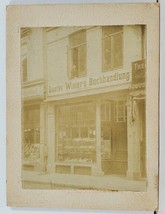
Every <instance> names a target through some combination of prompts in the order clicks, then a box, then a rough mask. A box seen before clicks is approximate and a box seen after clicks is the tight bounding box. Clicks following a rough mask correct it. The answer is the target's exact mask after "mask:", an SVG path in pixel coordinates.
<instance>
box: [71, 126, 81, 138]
mask: <svg viewBox="0 0 165 214" xmlns="http://www.w3.org/2000/svg"><path fill="white" fill-rule="evenodd" d="M78 137H79V130H78V128H73V129H72V138H78Z"/></svg>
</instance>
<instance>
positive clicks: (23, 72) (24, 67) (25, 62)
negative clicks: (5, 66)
mask: <svg viewBox="0 0 165 214" xmlns="http://www.w3.org/2000/svg"><path fill="white" fill-rule="evenodd" d="M22 78H23V82H25V81H27V58H25V59H23V61H22Z"/></svg>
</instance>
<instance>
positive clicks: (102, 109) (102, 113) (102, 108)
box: [101, 104, 105, 121]
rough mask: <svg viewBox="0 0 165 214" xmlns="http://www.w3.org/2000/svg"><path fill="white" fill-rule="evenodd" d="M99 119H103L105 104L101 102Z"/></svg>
mask: <svg viewBox="0 0 165 214" xmlns="http://www.w3.org/2000/svg"><path fill="white" fill-rule="evenodd" d="M101 120H102V121H103V120H105V104H101Z"/></svg>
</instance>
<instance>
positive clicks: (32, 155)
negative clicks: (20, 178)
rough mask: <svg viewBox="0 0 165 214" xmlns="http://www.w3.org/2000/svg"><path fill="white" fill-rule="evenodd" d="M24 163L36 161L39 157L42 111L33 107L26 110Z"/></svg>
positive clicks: (24, 120) (24, 121)
mask: <svg viewBox="0 0 165 214" xmlns="http://www.w3.org/2000/svg"><path fill="white" fill-rule="evenodd" d="M23 115H24V118H23V124H24V125H23V128H24V133H23V134H24V136H23V137H24V143H23V148H24V161H35V160H36V158H37V157H39V144H40V128H39V127H40V110H39V108H37V107H36V106H31V107H29V108H27V109H25V110H24V114H23Z"/></svg>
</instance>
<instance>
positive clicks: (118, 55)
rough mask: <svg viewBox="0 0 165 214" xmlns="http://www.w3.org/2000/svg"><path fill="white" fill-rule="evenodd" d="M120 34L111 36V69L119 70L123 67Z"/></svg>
mask: <svg viewBox="0 0 165 214" xmlns="http://www.w3.org/2000/svg"><path fill="white" fill-rule="evenodd" d="M122 35H123V34H122V33H120V34H116V35H114V36H113V40H112V59H113V68H119V67H121V66H122V65H123V39H122Z"/></svg>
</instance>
